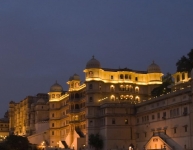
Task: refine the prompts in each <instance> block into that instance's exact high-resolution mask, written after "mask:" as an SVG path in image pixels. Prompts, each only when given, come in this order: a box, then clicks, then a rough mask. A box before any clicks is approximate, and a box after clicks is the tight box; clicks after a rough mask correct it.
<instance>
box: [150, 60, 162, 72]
mask: <svg viewBox="0 0 193 150" xmlns="http://www.w3.org/2000/svg"><path fill="white" fill-rule="evenodd" d="M147 72H148V73H161V69H160V67H159V66H158V65H157V64H156V63H154V61H153V63H152V64H151V65H149V67H148V69H147Z"/></svg>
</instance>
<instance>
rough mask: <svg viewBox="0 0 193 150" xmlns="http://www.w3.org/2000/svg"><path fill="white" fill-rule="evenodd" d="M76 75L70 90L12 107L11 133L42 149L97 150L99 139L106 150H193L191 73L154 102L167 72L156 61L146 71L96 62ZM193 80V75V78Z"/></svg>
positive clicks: (184, 74)
mask: <svg viewBox="0 0 193 150" xmlns="http://www.w3.org/2000/svg"><path fill="white" fill-rule="evenodd" d="M84 73H85V80H84V82H83V83H82V82H81V81H80V77H79V76H78V75H77V74H74V75H73V76H71V77H70V78H69V80H68V81H67V84H68V85H69V88H68V91H66V92H64V91H63V88H62V86H61V85H60V84H58V83H57V82H56V83H55V84H53V85H52V86H51V87H50V91H49V92H48V95H49V100H48V98H47V96H46V95H47V94H40V95H41V96H40V95H39V96H38V95H37V96H36V97H27V98H26V99H24V100H23V101H21V102H19V103H15V102H10V105H9V113H10V115H9V121H10V122H9V129H10V132H13V133H14V134H19V135H25V136H27V137H28V139H29V141H30V142H31V143H34V144H38V145H39V146H40V147H42V148H48V147H49V148H52V147H54V148H55V147H60V148H71V149H76V150H79V149H92V147H90V146H89V135H90V134H99V135H100V136H101V138H102V140H103V142H104V146H103V149H104V150H119V149H122V150H123V149H125V150H126V149H127V150H128V149H129V150H134V149H135V150H142V149H148V150H150V149H152V150H153V149H164V148H165V149H167V150H183V149H193V145H192V138H193V137H192V134H193V122H192V120H193V118H192V117H193V114H192V110H193V105H192V104H193V103H192V92H193V88H192V87H193V81H192V80H191V77H190V75H189V74H188V73H187V72H177V73H175V74H174V75H173V78H174V81H175V83H174V85H172V87H171V92H170V93H167V94H165V95H161V96H159V97H152V96H151V91H152V90H153V89H154V88H155V87H158V86H159V85H161V84H162V76H163V73H162V72H161V69H160V67H159V66H158V65H156V64H155V63H154V62H153V63H152V64H151V65H150V66H149V67H148V68H147V71H137V70H132V69H128V68H124V69H120V68H119V69H110V68H102V67H101V64H100V62H99V61H98V60H96V59H95V58H94V57H93V58H92V59H91V60H89V61H88V62H87V64H86V67H85V69H84ZM192 78H193V73H192Z"/></svg>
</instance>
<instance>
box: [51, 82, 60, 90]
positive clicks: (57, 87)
mask: <svg viewBox="0 0 193 150" xmlns="http://www.w3.org/2000/svg"><path fill="white" fill-rule="evenodd" d="M62 91H63V88H62V86H61V85H60V84H58V83H57V81H56V83H55V84H53V85H52V86H51V87H50V92H62Z"/></svg>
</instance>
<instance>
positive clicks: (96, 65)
mask: <svg viewBox="0 0 193 150" xmlns="http://www.w3.org/2000/svg"><path fill="white" fill-rule="evenodd" d="M90 68H101V64H100V62H99V61H98V60H96V59H95V58H94V56H93V57H92V59H91V60H89V61H88V62H87V64H86V69H90Z"/></svg>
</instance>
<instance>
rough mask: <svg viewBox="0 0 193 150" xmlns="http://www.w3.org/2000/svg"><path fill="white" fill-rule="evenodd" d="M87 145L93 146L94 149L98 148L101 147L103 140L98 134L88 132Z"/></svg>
mask: <svg viewBox="0 0 193 150" xmlns="http://www.w3.org/2000/svg"><path fill="white" fill-rule="evenodd" d="M88 140H89V145H90V146H92V147H94V148H95V149H96V150H99V149H101V148H102V147H103V140H102V139H101V137H100V135H99V134H96V135H94V134H90V135H89V139H88Z"/></svg>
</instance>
